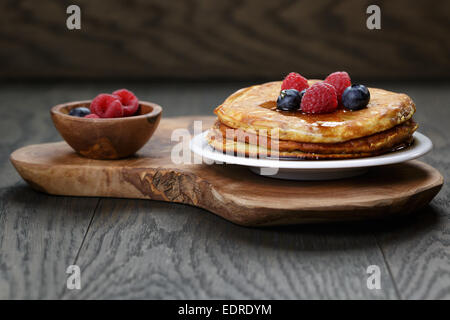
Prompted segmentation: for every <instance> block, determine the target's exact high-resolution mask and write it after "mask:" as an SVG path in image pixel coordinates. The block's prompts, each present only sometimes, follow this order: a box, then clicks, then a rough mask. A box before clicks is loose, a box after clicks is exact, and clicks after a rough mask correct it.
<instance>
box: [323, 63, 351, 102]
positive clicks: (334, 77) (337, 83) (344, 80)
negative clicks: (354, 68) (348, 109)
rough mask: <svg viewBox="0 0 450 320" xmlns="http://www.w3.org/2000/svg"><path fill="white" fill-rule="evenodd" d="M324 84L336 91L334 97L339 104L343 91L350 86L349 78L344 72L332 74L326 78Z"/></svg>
mask: <svg viewBox="0 0 450 320" xmlns="http://www.w3.org/2000/svg"><path fill="white" fill-rule="evenodd" d="M324 82H325V83H328V84H331V85H332V86H333V87H334V88H335V89H336V95H337V98H338V101H339V102H341V98H342V94H343V93H344V90H345V89H346V88H347V87H350V86H351V85H352V81H351V80H350V76H349V75H348V73H347V72H345V71H338V72H333V73H332V74H330V75H329V76H328V77H326V79H325V80H324Z"/></svg>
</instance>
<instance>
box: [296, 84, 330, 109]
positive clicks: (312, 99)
mask: <svg viewBox="0 0 450 320" xmlns="http://www.w3.org/2000/svg"><path fill="white" fill-rule="evenodd" d="M337 106H338V102H337V97H336V90H335V89H334V87H333V86H332V85H330V84H328V83H324V82H317V83H314V84H313V85H312V86H311V87H309V88H308V89H306V92H305V94H304V95H303V98H302V103H301V109H302V111H303V112H306V113H328V112H333V111H335V110H336V108H337Z"/></svg>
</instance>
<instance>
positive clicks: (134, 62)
mask: <svg viewBox="0 0 450 320" xmlns="http://www.w3.org/2000/svg"><path fill="white" fill-rule="evenodd" d="M70 4H77V5H79V6H80V8H81V21H82V22H81V30H72V31H70V30H68V29H67V28H66V19H67V17H68V15H67V14H66V8H67V7H68V6H69V5H70ZM371 4H374V3H373V2H371V1H359V0H345V1H334V0H303V1H292V0H283V1H269V0H264V1H261V0H232V1H208V0H189V1H187V0H186V1H161V0H151V1H127V0H114V1H107V0H96V1H89V0H78V1H75V2H67V1H51V0H41V1H27V0H19V1H17V0H5V1H2V2H1V3H0V12H2V19H1V20H0V48H1V49H0V50H1V58H2V59H0V61H1V62H0V77H3V78H14V79H20V78H24V77H25V78H42V77H46V78H54V77H59V78H61V77H63V78H80V77H82V78H85V77H91V78H112V77H114V78H123V77H125V78H150V77H153V78H155V77H156V78H171V77H175V78H190V79H205V78H210V77H214V78H232V79H243V78H244V79H248V78H252V77H259V78H270V79H279V78H281V77H282V76H283V75H284V74H286V73H288V72H290V71H298V72H301V73H302V74H303V75H305V76H309V77H324V76H326V75H327V74H329V73H331V72H334V71H336V70H340V69H344V70H347V71H349V72H350V74H351V75H352V76H353V77H354V78H355V79H359V80H360V79H364V80H367V79H368V78H378V79H386V78H393V79H399V78H401V79H410V78H417V77H421V78H432V77H440V78H447V79H448V77H449V75H450V74H449V72H450V71H449V70H450V58H449V57H450V38H449V37H448V31H449V22H448V13H449V12H450V2H449V1H447V0H435V1H433V5H430V4H429V1H427V0H418V1H408V0H395V1H392V0H390V1H387V0H378V1H376V2H375V4H377V5H379V6H380V8H381V30H369V29H367V27H366V19H367V17H368V15H367V14H366V9H367V7H368V6H369V5H371Z"/></svg>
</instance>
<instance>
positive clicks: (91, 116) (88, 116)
mask: <svg viewBox="0 0 450 320" xmlns="http://www.w3.org/2000/svg"><path fill="white" fill-rule="evenodd" d="M84 117H85V118H90V119H98V118H100V117H99V116H98V115H96V114H95V113H91V114H88V115H85V116H84Z"/></svg>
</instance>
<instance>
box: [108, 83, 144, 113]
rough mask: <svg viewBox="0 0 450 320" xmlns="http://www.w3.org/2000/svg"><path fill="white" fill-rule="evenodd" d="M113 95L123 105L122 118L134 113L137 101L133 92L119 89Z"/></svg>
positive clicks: (137, 105)
mask: <svg viewBox="0 0 450 320" xmlns="http://www.w3.org/2000/svg"><path fill="white" fill-rule="evenodd" d="M113 95H115V96H118V97H119V99H120V102H122V105H123V116H124V117H128V116H132V115H134V114H135V113H136V111H137V109H138V107H139V100H138V98H136V96H135V95H134V93H133V92H131V91H129V90H127V89H120V90H116V91H114V92H113Z"/></svg>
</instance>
